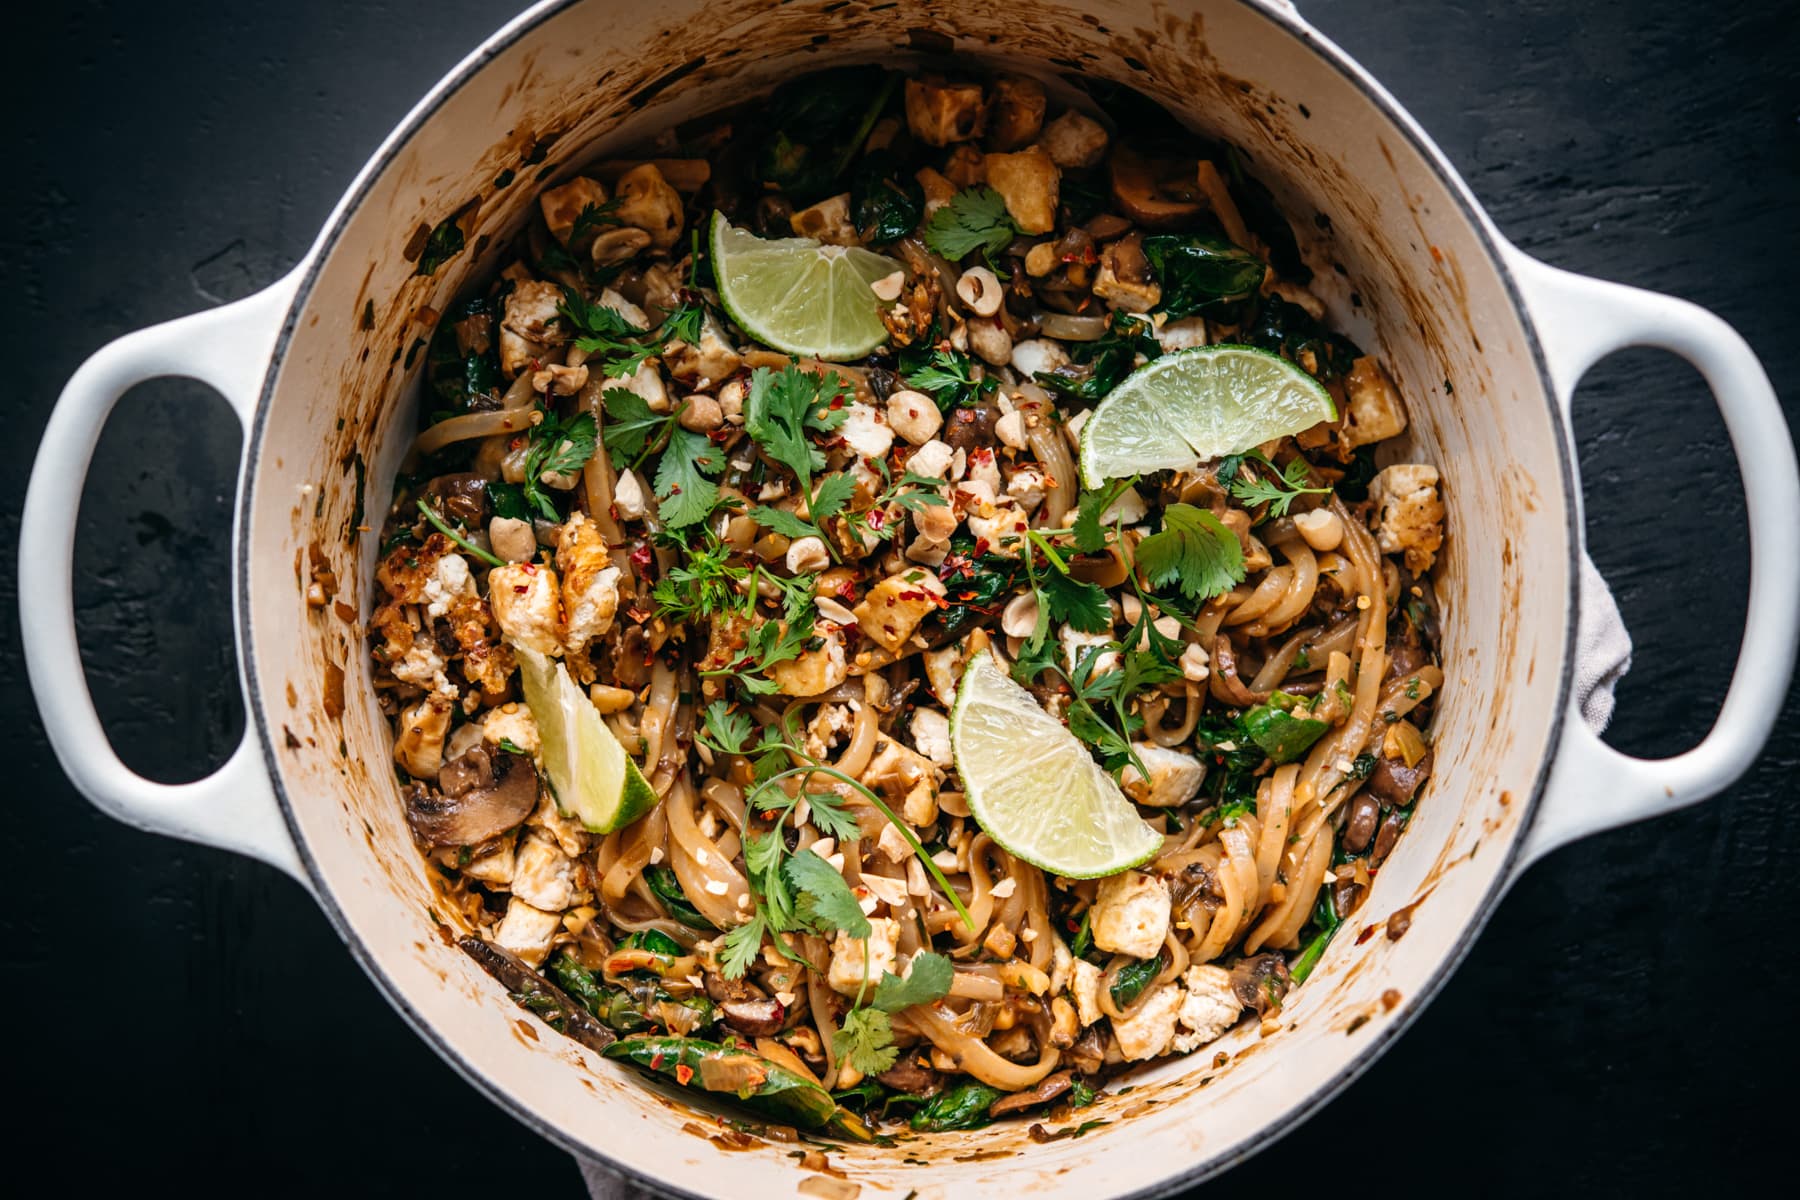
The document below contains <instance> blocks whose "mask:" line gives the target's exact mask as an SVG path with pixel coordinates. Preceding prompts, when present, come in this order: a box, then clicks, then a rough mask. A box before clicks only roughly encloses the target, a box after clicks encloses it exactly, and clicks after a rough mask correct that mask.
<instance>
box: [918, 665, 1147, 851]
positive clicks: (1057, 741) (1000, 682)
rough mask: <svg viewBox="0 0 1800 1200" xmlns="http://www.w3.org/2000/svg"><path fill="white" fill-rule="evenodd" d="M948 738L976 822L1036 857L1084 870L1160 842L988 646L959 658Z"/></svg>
mask: <svg viewBox="0 0 1800 1200" xmlns="http://www.w3.org/2000/svg"><path fill="white" fill-rule="evenodd" d="M950 745H951V750H952V752H953V753H954V755H955V759H956V769H957V771H958V773H959V774H960V775H961V776H962V782H963V791H964V797H965V799H966V801H967V803H968V805H969V812H970V813H971V815H973V816H974V818H975V821H976V823H977V824H979V825H980V826H981V827H982V829H984V830H986V831H987V833H988V836H989V837H992V838H993V839H994V840H995V841H996V842H999V843H1000V845H1001V846H1003V847H1005V849H1006V850H1007V852H1008V853H1010V854H1013V855H1015V856H1017V857H1019V858H1022V859H1024V860H1025V861H1026V862H1028V863H1031V864H1032V865H1034V866H1037V867H1041V868H1043V869H1044V870H1046V871H1050V872H1052V873H1053V874H1057V875H1062V876H1066V877H1068V878H1072V879H1092V878H1095V877H1098V876H1102V875H1116V874H1118V873H1119V872H1120V871H1124V870H1128V869H1129V868H1131V867H1135V866H1138V865H1139V864H1141V863H1144V862H1146V861H1148V860H1149V859H1150V858H1152V857H1153V856H1155V854H1156V853H1157V852H1158V851H1159V850H1161V849H1162V845H1163V839H1162V835H1161V834H1160V833H1158V832H1157V831H1156V830H1155V829H1153V828H1152V827H1151V826H1150V825H1149V824H1148V823H1147V822H1145V821H1144V819H1143V818H1142V817H1140V816H1138V814H1137V809H1136V808H1135V807H1133V805H1132V803H1131V801H1130V800H1128V799H1127V798H1126V797H1125V793H1124V792H1122V791H1120V790H1119V785H1118V784H1117V783H1115V782H1113V778H1112V776H1111V775H1108V774H1107V773H1106V772H1105V771H1104V770H1102V769H1101V768H1100V766H1099V764H1097V763H1096V762H1094V760H1093V759H1092V758H1091V757H1089V755H1088V752H1087V748H1086V747H1085V746H1083V745H1082V744H1081V743H1080V742H1079V741H1077V740H1076V738H1075V735H1074V734H1072V733H1070V732H1069V731H1068V730H1067V729H1065V728H1064V727H1063V724H1062V722H1060V721H1058V720H1057V719H1056V718H1055V717H1053V716H1051V715H1050V714H1049V713H1047V712H1045V711H1044V710H1043V709H1042V708H1041V707H1039V705H1038V702H1037V701H1036V700H1035V699H1034V698H1033V697H1032V695H1031V693H1030V692H1027V691H1026V690H1025V689H1024V688H1022V687H1020V686H1019V685H1018V684H1016V683H1014V682H1013V681H1012V679H1011V678H1010V677H1008V675H1007V674H1006V672H1005V670H1004V669H1003V668H1002V667H1001V666H1000V665H999V664H998V663H997V662H996V661H995V660H994V657H993V655H992V654H989V653H980V654H976V655H975V656H973V657H972V658H970V660H969V662H968V665H967V666H966V667H964V668H963V677H962V682H961V684H960V685H958V687H957V691H956V703H955V705H954V707H953V709H952V711H951V716H950Z"/></svg>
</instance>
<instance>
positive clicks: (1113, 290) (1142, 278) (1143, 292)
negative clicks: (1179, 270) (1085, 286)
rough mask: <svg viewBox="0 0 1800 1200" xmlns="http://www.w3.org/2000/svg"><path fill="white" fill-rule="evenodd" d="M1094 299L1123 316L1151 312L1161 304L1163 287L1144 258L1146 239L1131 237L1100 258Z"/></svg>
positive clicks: (1107, 248)
mask: <svg viewBox="0 0 1800 1200" xmlns="http://www.w3.org/2000/svg"><path fill="white" fill-rule="evenodd" d="M1094 295H1096V296H1098V297H1100V299H1102V300H1104V301H1106V302H1107V303H1108V304H1110V305H1112V307H1114V308H1116V309H1119V310H1121V311H1124V312H1138V313H1141V312H1149V311H1150V310H1151V309H1153V308H1155V307H1156V306H1157V304H1158V303H1159V302H1160V301H1161V300H1162V285H1161V284H1160V283H1158V282H1157V281H1156V272H1154V271H1152V270H1151V269H1150V260H1149V258H1147V257H1145V255H1144V235H1143V234H1141V233H1131V234H1128V235H1126V236H1125V237H1122V238H1120V239H1119V240H1118V241H1116V242H1113V243H1112V244H1110V245H1108V246H1107V247H1106V249H1105V250H1103V251H1102V252H1101V254H1100V271H1099V273H1098V274H1097V275H1095V276H1094Z"/></svg>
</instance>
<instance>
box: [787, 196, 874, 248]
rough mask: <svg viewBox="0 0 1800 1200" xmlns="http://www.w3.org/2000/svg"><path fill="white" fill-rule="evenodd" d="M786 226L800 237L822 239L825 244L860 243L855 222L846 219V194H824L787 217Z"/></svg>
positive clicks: (843, 244) (848, 215) (847, 215)
mask: <svg viewBox="0 0 1800 1200" xmlns="http://www.w3.org/2000/svg"><path fill="white" fill-rule="evenodd" d="M788 225H789V226H791V227H792V228H793V230H794V232H795V233H797V234H799V235H800V236H801V237H806V238H812V239H814V240H815V241H820V242H824V243H825V244H826V245H828V246H860V245H862V239H861V238H859V237H857V236H856V222H855V221H853V220H851V219H850V193H849V192H839V193H838V194H837V195H835V196H827V197H826V198H825V199H823V200H821V201H819V202H818V203H817V204H814V205H812V206H811V207H809V208H803V209H801V210H800V211H799V212H797V213H795V214H794V215H793V216H791V217H789V218H788Z"/></svg>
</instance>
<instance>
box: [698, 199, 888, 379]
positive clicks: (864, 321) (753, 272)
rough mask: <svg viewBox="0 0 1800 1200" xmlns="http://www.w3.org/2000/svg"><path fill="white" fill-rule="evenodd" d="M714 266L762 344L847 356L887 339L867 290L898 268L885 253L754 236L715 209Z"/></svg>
mask: <svg viewBox="0 0 1800 1200" xmlns="http://www.w3.org/2000/svg"><path fill="white" fill-rule="evenodd" d="M712 267H713V278H714V279H715V280H717V282H718V285H719V300H720V301H721V302H722V303H723V304H724V305H725V311H726V312H727V313H730V314H731V319H732V320H733V321H736V322H737V324H738V327H739V328H740V329H742V330H743V331H744V332H745V333H747V334H749V335H750V336H751V337H753V338H755V339H756V340H757V341H759V342H762V343H763V344H764V345H767V346H773V347H775V349H777V350H785V351H786V352H787V353H789V354H793V355H796V356H798V357H802V358H823V359H826V360H828V361H831V362H846V361H848V360H850V359H853V358H861V357H862V356H863V355H865V354H867V353H868V352H869V351H871V350H873V349H875V347H877V346H879V345H881V343H882V342H884V341H886V340H887V329H886V328H885V327H884V326H883V325H882V323H881V301H880V300H878V299H877V298H876V296H875V293H874V292H872V291H870V290H869V285H870V284H872V283H874V282H875V281H876V280H877V279H884V278H886V277H887V276H889V275H892V274H893V273H894V272H895V271H898V270H900V269H901V267H900V264H899V263H897V262H895V261H894V260H893V259H891V258H888V257H887V256H886V255H882V254H876V253H875V252H874V251H873V250H864V249H862V248H860V247H857V246H827V245H825V244H824V243H822V242H815V241H814V240H813V239H812V238H775V239H770V238H759V237H757V236H756V235H755V234H754V233H751V232H750V231H749V230H747V229H738V228H735V227H734V226H732V224H731V223H730V222H729V221H727V220H726V219H725V217H724V215H723V214H722V213H716V212H715V213H714V214H713V219H712Z"/></svg>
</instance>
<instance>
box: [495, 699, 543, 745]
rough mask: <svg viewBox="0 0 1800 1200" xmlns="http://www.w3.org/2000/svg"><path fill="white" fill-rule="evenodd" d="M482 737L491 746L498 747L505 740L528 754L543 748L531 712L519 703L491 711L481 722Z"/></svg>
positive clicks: (503, 705) (505, 705)
mask: <svg viewBox="0 0 1800 1200" xmlns="http://www.w3.org/2000/svg"><path fill="white" fill-rule="evenodd" d="M481 736H482V738H483V740H485V741H486V742H487V743H488V744H489V745H490V746H498V745H499V744H500V743H501V741H502V740H505V741H508V742H511V743H512V744H513V745H515V746H517V747H518V748H519V749H521V750H523V751H524V752H525V753H527V754H536V753H537V752H538V751H539V750H540V749H541V748H542V747H543V743H542V742H541V741H539V740H538V727H537V721H536V720H535V719H534V718H533V717H532V715H531V710H530V709H529V708H526V707H525V706H524V705H523V704H518V703H512V704H502V705H501V706H500V707H499V708H495V709H490V710H489V711H488V715H487V716H486V717H485V718H483V720H482V722H481Z"/></svg>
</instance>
